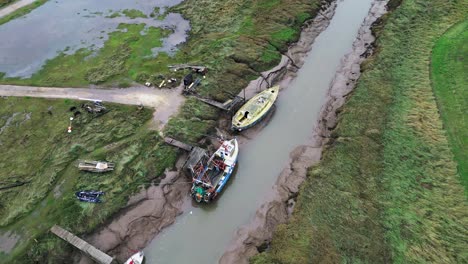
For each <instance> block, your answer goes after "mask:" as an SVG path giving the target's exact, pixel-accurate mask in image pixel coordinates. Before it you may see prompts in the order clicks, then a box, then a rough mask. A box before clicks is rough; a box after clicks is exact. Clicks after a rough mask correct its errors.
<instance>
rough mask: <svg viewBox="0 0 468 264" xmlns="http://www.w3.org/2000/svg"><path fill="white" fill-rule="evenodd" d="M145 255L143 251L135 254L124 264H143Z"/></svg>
mask: <svg viewBox="0 0 468 264" xmlns="http://www.w3.org/2000/svg"><path fill="white" fill-rule="evenodd" d="M144 257H145V254H144V253H143V251H138V252H137V253H135V254H133V255H132V256H131V257H130V258H129V259H127V261H125V263H124V264H142V263H143V259H144Z"/></svg>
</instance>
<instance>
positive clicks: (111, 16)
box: [0, 0, 190, 78]
mask: <svg viewBox="0 0 468 264" xmlns="http://www.w3.org/2000/svg"><path fill="white" fill-rule="evenodd" d="M182 1H183V0H149V1H144V0H132V1H129V0H99V1H96V0H79V1H72V0H51V1H48V2H47V3H45V4H44V5H42V6H40V7H38V8H36V9H34V10H33V11H32V12H31V13H29V14H27V15H25V16H23V17H20V18H17V19H14V20H12V21H9V22H8V23H6V24H3V25H0V73H1V72H3V73H5V76H6V77H22V78H27V77H30V76H31V75H32V74H34V73H35V72H37V71H38V70H39V69H40V68H41V67H42V66H43V65H44V64H45V63H46V61H47V60H48V59H52V58H54V57H55V56H57V55H58V54H59V53H60V52H64V53H66V54H72V53H74V52H75V51H76V50H78V49H80V48H89V49H92V50H98V49H99V48H101V47H102V46H103V45H104V42H105V41H106V40H107V39H108V35H109V33H110V32H113V31H115V30H116V29H117V26H118V25H119V24H120V23H125V24H141V23H144V24H146V27H160V28H166V29H171V30H172V33H171V34H170V35H169V36H168V37H166V38H164V39H163V46H162V47H158V48H155V49H153V54H154V55H156V54H157V53H158V52H167V53H172V52H174V51H175V50H176V46H177V45H178V44H180V43H182V42H184V41H185V39H186V37H187V32H188V30H189V29H190V24H189V21H187V20H185V19H184V18H183V17H182V16H181V15H180V14H175V13H170V14H168V15H167V16H164V17H162V19H161V20H158V16H159V14H162V12H163V11H164V10H165V9H166V8H167V7H170V6H174V5H177V4H179V3H180V2H182ZM155 8H157V9H156V11H155ZM124 10H139V11H141V15H142V16H145V17H135V18H130V17H128V16H126V15H125V14H123V13H122V12H123V11H124ZM152 13H153V17H151V16H150V15H151V14H152ZM132 17H133V16H132ZM142 34H144V31H143V32H142Z"/></svg>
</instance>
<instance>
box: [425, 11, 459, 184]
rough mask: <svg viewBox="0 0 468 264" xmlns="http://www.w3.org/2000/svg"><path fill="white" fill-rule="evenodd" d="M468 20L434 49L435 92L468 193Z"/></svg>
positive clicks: (441, 39) (448, 32)
mask: <svg viewBox="0 0 468 264" xmlns="http://www.w3.org/2000/svg"><path fill="white" fill-rule="evenodd" d="M466 43H468V20H465V21H463V22H461V23H459V24H457V25H455V26H453V27H452V28H451V29H450V30H448V31H447V33H445V34H444V35H443V36H442V37H441V38H440V39H439V40H438V41H437V43H436V45H435V47H434V49H433V51H432V81H433V88H434V93H435V95H436V98H437V102H438V106H439V109H440V112H441V116H442V120H443V121H444V126H445V129H446V130H447V135H448V139H449V142H450V146H451V148H452V151H453V153H454V155H455V160H456V161H457V163H458V173H459V174H460V176H461V179H462V182H463V185H464V186H465V193H467V192H468V120H467V113H468V89H467V87H468V76H467V74H466V73H467V72H468V63H467V60H468V45H466Z"/></svg>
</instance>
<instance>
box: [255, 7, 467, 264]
mask: <svg viewBox="0 0 468 264" xmlns="http://www.w3.org/2000/svg"><path fill="white" fill-rule="evenodd" d="M394 4H395V3H394V2H392V5H393V7H396V5H394ZM467 11H468V2H467V1H444V0H433V1H424V0H404V1H402V4H401V6H400V7H398V8H397V9H396V10H394V11H393V12H391V13H390V14H388V15H385V16H384V18H383V19H382V21H381V23H380V25H379V26H377V27H375V28H374V30H375V31H376V32H378V40H377V43H376V44H377V53H376V55H374V56H372V57H371V58H370V59H369V60H368V61H366V63H365V64H364V72H363V74H362V77H361V78H360V80H359V82H358V85H357V87H356V89H355V91H354V92H353V94H352V96H351V97H350V98H349V100H348V101H347V103H346V104H345V106H344V107H343V108H342V111H341V114H340V116H339V123H338V126H337V128H336V129H335V130H334V131H333V133H332V138H331V140H330V142H329V144H328V145H327V146H326V148H325V151H324V154H323V157H322V160H321V162H320V164H319V165H317V166H315V167H313V168H310V170H309V174H308V178H307V179H306V181H305V183H304V184H303V186H302V187H301V192H300V194H299V196H298V198H297V204H296V207H295V211H294V213H293V216H292V217H291V219H290V222H289V223H288V224H285V225H281V226H279V227H278V229H277V231H276V233H275V235H274V237H273V241H272V243H271V245H270V247H269V249H268V250H267V251H266V252H263V253H261V254H260V255H257V256H255V257H254V258H253V259H252V260H251V263H255V264H266V263H268V264H279V263H281V264H283V263H294V264H300V263H466V262H468V253H467V251H466V241H468V229H467V226H468V205H467V201H466V196H465V195H464V192H463V190H464V188H463V186H462V184H461V183H460V179H459V176H458V175H457V170H456V162H455V161H454V157H453V154H452V152H451V149H450V148H449V142H448V140H447V135H449V136H450V128H449V129H448V131H449V133H447V132H446V130H444V127H443V123H442V120H441V117H440V115H439V112H438V108H437V103H436V100H435V97H434V93H433V90H432V87H431V77H430V75H431V68H430V60H431V55H432V49H433V47H434V45H435V44H436V43H438V45H437V46H440V45H441V44H440V43H441V42H443V40H444V38H442V40H441V41H439V42H438V39H439V38H440V36H442V35H443V34H444V32H445V31H446V30H447V29H449V28H450V27H451V26H452V25H454V24H456V23H458V22H460V21H461V20H464V19H466V18H465V16H466V14H467V13H468V12H467ZM458 30H460V29H459V28H458ZM455 31H456V30H455ZM465 31H466V30H465ZM458 32H459V31H458ZM448 34H450V33H448ZM455 35H456V34H455ZM449 36H450V35H449ZM450 39H451V40H453V39H454V38H453V37H450ZM453 43H454V44H453V45H457V44H455V43H459V44H460V45H462V43H461V42H459V41H453ZM465 43H466V41H465ZM442 45H443V44H442ZM437 46H436V50H435V52H434V56H437ZM453 49H454V48H453V47H451V48H449V50H450V53H451V54H454V53H458V52H463V51H458V50H457V51H453ZM458 54H460V53H458ZM452 58H453V57H452ZM458 63H460V64H463V65H464V66H460V65H459V64H458ZM445 64H447V68H449V69H454V70H453V71H451V72H453V74H454V75H451V76H450V78H454V79H453V80H445V79H442V81H443V83H445V82H446V83H453V82H455V83H458V82H457V80H460V79H462V78H466V76H465V75H466V74H464V73H466V71H463V70H461V71H460V67H465V69H466V62H455V63H454V61H453V60H452V61H450V62H447V61H444V66H445ZM448 64H451V66H448ZM433 65H437V61H434V60H433ZM457 65H458V66H457ZM452 67H453V68H452ZM457 69H458V70H457ZM434 71H436V68H434ZM457 72H459V73H461V75H460V74H459V75H458V76H459V77H456V76H457V75H456V73H457ZM433 73H434V72H433ZM452 76H453V77H452ZM434 78H437V77H436V76H434ZM442 78H447V76H446V77H442ZM458 78H460V79H458ZM435 83H436V86H437V82H435ZM457 87H458V86H457ZM436 89H439V88H437V87H436V88H435V90H436ZM460 89H461V86H460ZM465 90H466V89H465ZM457 92H458V91H457ZM459 92H460V93H461V92H462V91H459ZM436 94H437V91H436ZM439 97H440V96H439ZM460 97H461V96H460ZM447 99H448V100H450V98H444V99H442V100H447ZM440 101H441V99H439V102H440ZM439 105H441V109H442V111H441V112H442V115H443V116H445V115H446V114H445V113H444V108H443V105H442V103H439ZM450 105H451V106H454V107H456V105H455V104H454V103H450ZM445 111H447V110H445ZM449 115H450V116H451V118H453V119H452V123H450V122H447V121H446V122H445V127H449V126H453V125H452V124H454V123H453V122H455V124H458V123H457V122H463V121H461V120H460V118H459V116H456V115H453V114H452V115H451V114H449ZM447 119H448V117H447V118H445V117H444V120H447ZM455 126H457V125H455ZM463 126H465V127H466V122H464V125H463ZM464 133H466V130H465V131H464ZM457 135H460V134H457Z"/></svg>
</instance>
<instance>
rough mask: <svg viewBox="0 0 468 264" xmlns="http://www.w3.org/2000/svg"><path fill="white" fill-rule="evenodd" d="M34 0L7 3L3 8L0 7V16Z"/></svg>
mask: <svg viewBox="0 0 468 264" xmlns="http://www.w3.org/2000/svg"><path fill="white" fill-rule="evenodd" d="M35 1H36V0H20V1H18V2H15V3H13V4H11V5H8V6H6V7H4V8H2V9H0V18H1V17H4V16H6V15H9V14H11V13H13V12H14V11H16V10H18V9H20V8H22V7H23V6H27V5H29V4H32V3H33V2H35Z"/></svg>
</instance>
